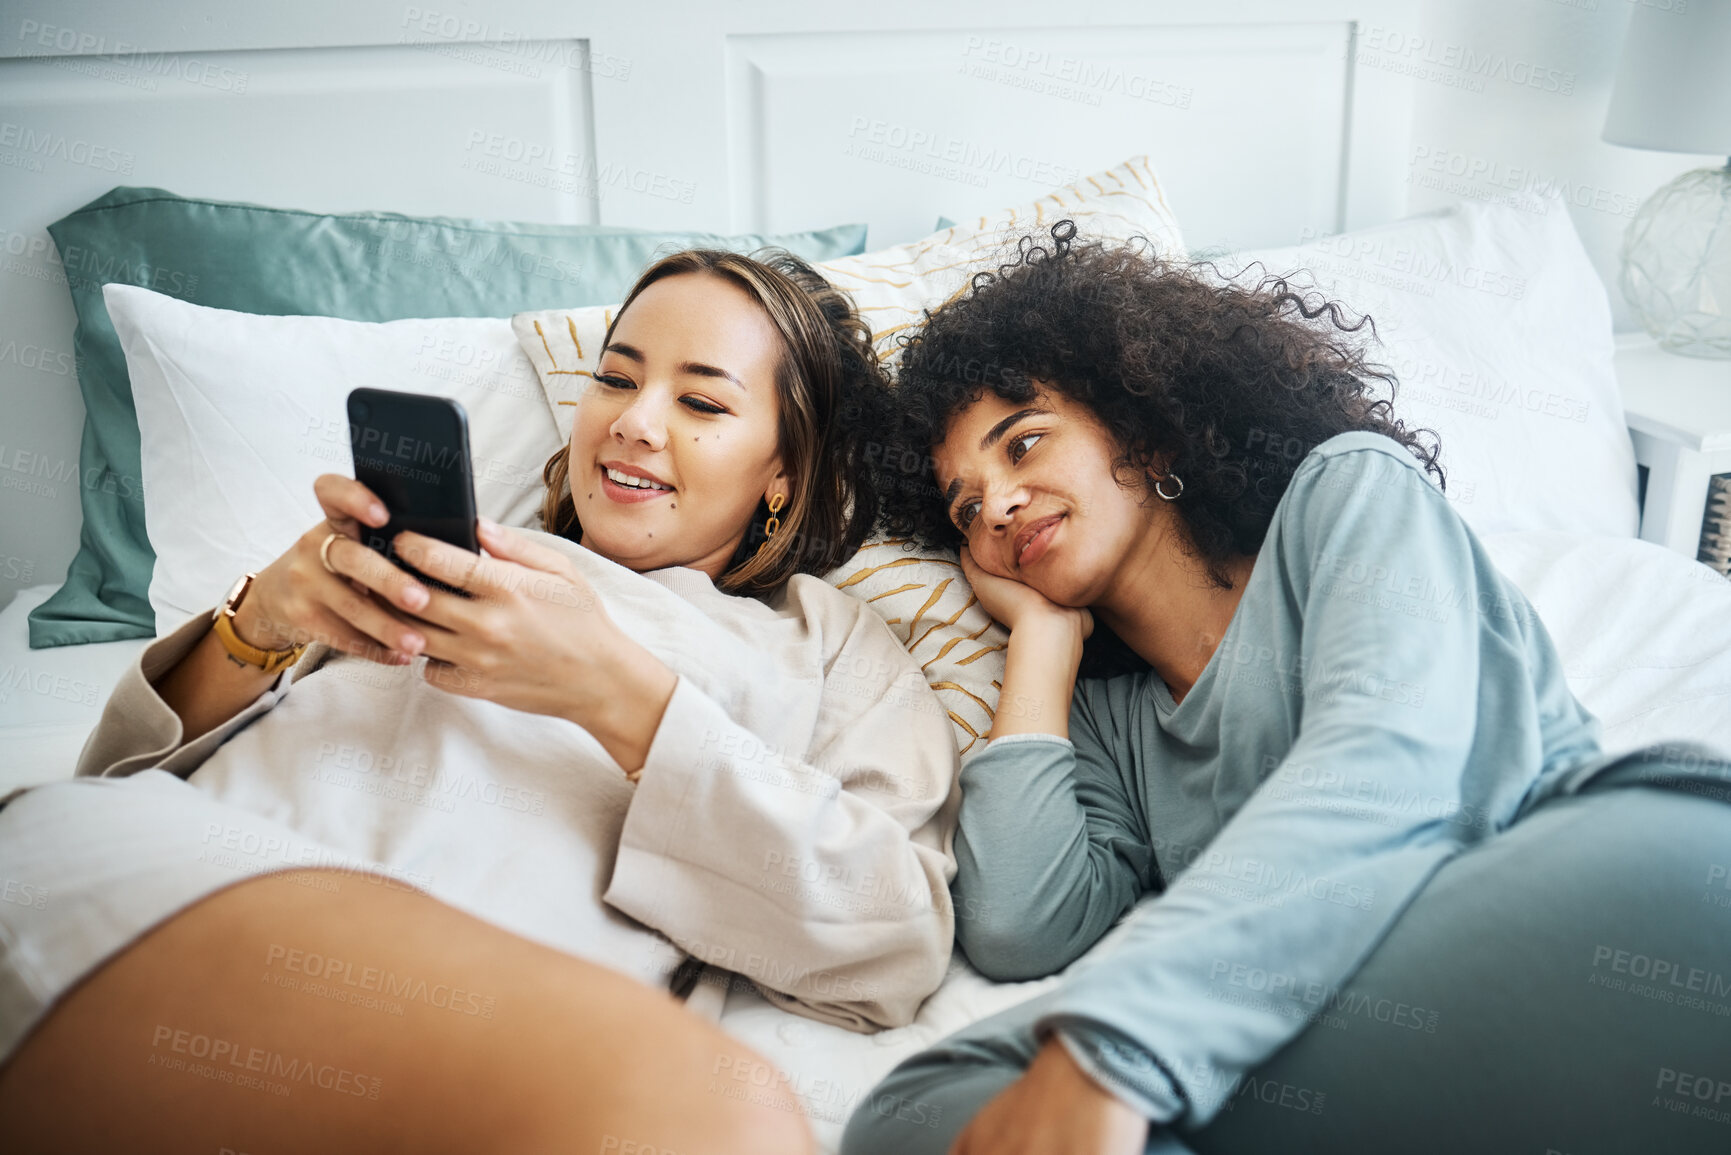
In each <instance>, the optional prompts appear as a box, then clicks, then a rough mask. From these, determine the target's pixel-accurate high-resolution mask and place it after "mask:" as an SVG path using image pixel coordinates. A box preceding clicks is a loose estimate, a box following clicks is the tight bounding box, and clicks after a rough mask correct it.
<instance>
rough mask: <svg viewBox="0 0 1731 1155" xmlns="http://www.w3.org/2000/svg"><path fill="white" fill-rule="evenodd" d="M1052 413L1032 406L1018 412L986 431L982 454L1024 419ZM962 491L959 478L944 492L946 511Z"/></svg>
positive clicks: (982, 442)
mask: <svg viewBox="0 0 1731 1155" xmlns="http://www.w3.org/2000/svg"><path fill="white" fill-rule="evenodd" d="M1050 412H1051V410H1050V409H1041V408H1039V407H1038V406H1030V407H1029V408H1027V409H1018V410H1016V411H1015V412H1014V413H1012V414H1010V415H1009V416H1008V417H1006V418H1004V419H1003V420H1002V421H1000V422H998V423H997V424H996V425H994V426H992V427H991V428H990V429H988V430H986V435H985V436H984V437H982V438H980V452H981V453H985V452H987V451H988V450H990V449H991V448H992V446H994V445H996V444H997V443H998V442H1000V441H1002V440H1003V438H1004V434H1006V433H1008V432H1009V431H1010V429H1011V427H1012V426H1014V425H1015V424H1016V422H1018V421H1020V420H1021V419H1022V418H1024V417H1037V416H1039V415H1040V414H1042V413H1050ZM961 491H962V479H961V478H959V477H958V478H956V479H955V480H954V481H952V482H950V484H949V487H948V488H946V489H945V490H944V508H945V509H946V510H947V509H949V508H950V507H951V506H953V505H955V504H956V495H957V494H958V493H960V492H961Z"/></svg>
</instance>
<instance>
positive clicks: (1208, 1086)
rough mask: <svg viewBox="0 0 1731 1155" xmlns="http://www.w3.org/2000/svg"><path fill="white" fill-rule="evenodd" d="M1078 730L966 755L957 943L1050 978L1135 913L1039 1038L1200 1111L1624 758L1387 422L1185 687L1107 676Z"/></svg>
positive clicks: (1298, 489) (1078, 700) (1308, 505)
mask: <svg viewBox="0 0 1731 1155" xmlns="http://www.w3.org/2000/svg"><path fill="white" fill-rule="evenodd" d="M1149 596H1151V597H1157V596H1158V591H1150V594H1149ZM1070 735H1071V736H1070V739H1069V740H1065V739H1063V738H1059V737H1057V736H1055V735H1032V734H1020V735H1013V736H1009V737H1006V738H1001V739H997V740H995V741H992V742H991V743H989V744H988V745H987V746H986V747H985V749H984V750H983V751H982V752H981V753H978V754H976V755H974V756H973V757H972V758H971V759H970V760H968V761H967V762H966V763H965V764H964V766H963V770H962V788H963V792H964V793H963V803H962V810H961V817H960V832H959V834H958V836H957V839H956V856H957V860H958V864H959V867H960V870H959V873H958V875H957V877H956V879H955V883H954V886H953V889H954V893H955V896H956V900H957V909H958V910H971V911H972V912H974V916H973V917H971V918H968V919H964V920H961V921H959V922H958V930H957V934H958V937H959V939H960V941H961V943H962V946H963V948H964V949H965V950H966V951H967V953H968V956H969V958H970V959H971V960H972V961H973V962H974V963H975V965H976V966H977V967H978V968H979V969H980V970H981V971H982V972H984V973H985V974H987V975H988V976H990V977H993V978H998V979H1019V978H1030V977H1034V976H1038V975H1045V974H1050V973H1053V972H1055V971H1057V970H1059V969H1061V968H1063V967H1064V966H1066V965H1067V964H1068V963H1070V962H1071V961H1072V960H1074V959H1076V958H1077V957H1078V956H1080V955H1081V954H1082V953H1083V952H1084V951H1085V950H1087V948H1088V947H1089V946H1091V945H1092V944H1094V943H1095V942H1096V941H1097V940H1098V939H1100V938H1101V936H1102V935H1104V934H1105V933H1106V931H1107V930H1108V928H1110V927H1112V925H1113V924H1114V923H1115V922H1116V921H1117V920H1118V918H1119V916H1120V915H1123V914H1124V912H1125V911H1126V910H1128V909H1129V908H1131V907H1132V906H1133V905H1134V906H1136V909H1135V910H1134V911H1133V912H1132V913H1131V915H1130V916H1129V918H1128V919H1126V923H1127V925H1125V926H1122V927H1120V928H1119V930H1118V931H1117V932H1116V935H1115V941H1114V942H1113V943H1111V944H1108V945H1106V946H1104V947H1102V948H1101V950H1100V951H1099V952H1096V954H1095V956H1093V957H1090V958H1089V959H1088V960H1087V961H1086V962H1084V963H1083V964H1082V965H1080V966H1078V967H1077V968H1075V969H1074V970H1072V971H1071V972H1070V973H1069V974H1068V975H1066V977H1065V980H1064V982H1063V984H1062V985H1061V986H1060V987H1059V988H1058V993H1057V995H1056V1001H1055V1003H1054V1004H1053V1006H1052V1008H1051V1010H1050V1012H1049V1013H1048V1014H1046V1015H1045V1016H1044V1017H1042V1018H1041V1019H1040V1021H1039V1023H1038V1024H1037V1026H1036V1033H1037V1034H1038V1035H1039V1036H1041V1037H1045V1036H1046V1035H1047V1034H1049V1033H1050V1032H1053V1031H1056V1032H1057V1033H1058V1036H1059V1038H1060V1039H1061V1040H1062V1041H1063V1043H1064V1045H1065V1046H1066V1047H1067V1048H1068V1050H1069V1051H1070V1053H1071V1054H1072V1055H1073V1056H1075V1057H1076V1059H1077V1060H1078V1062H1079V1063H1081V1065H1082V1066H1083V1067H1084V1068H1085V1069H1086V1070H1088V1071H1089V1072H1090V1073H1091V1074H1092V1075H1093V1076H1094V1077H1095V1078H1096V1079H1097V1080H1098V1081H1100V1082H1101V1083H1102V1084H1103V1085H1105V1086H1106V1087H1108V1088H1109V1089H1111V1090H1112V1091H1113V1092H1114V1093H1115V1094H1117V1095H1118V1096H1119V1097H1120V1098H1121V1099H1123V1100H1125V1101H1126V1102H1128V1103H1130V1104H1131V1105H1133V1106H1135V1107H1136V1108H1137V1109H1138V1110H1140V1111H1141V1112H1142V1113H1143V1114H1144V1115H1145V1116H1146V1117H1147V1118H1149V1119H1152V1120H1154V1121H1156V1122H1168V1123H1170V1122H1182V1123H1184V1124H1186V1125H1188V1126H1192V1127H1194V1126H1200V1125H1202V1124H1204V1123H1206V1122H1207V1121H1208V1120H1209V1119H1211V1118H1212V1117H1213V1116H1214V1115H1215V1114H1216V1113H1217V1112H1218V1111H1219V1110H1220V1109H1221V1107H1222V1106H1223V1105H1224V1104H1225V1102H1226V1101H1227V1099H1228V1098H1229V1097H1230V1095H1231V1094H1232V1092H1233V1090H1234V1087H1235V1086H1236V1085H1237V1083H1238V1081H1239V1080H1240V1079H1241V1078H1242V1077H1243V1076H1244V1075H1245V1074H1247V1073H1248V1072H1249V1071H1251V1070H1253V1069H1254V1068H1255V1067H1257V1066H1258V1065H1260V1064H1261V1063H1262V1062H1263V1061H1265V1060H1266V1059H1268V1058H1269V1057H1271V1056H1272V1055H1273V1054H1274V1052H1275V1051H1277V1050H1278V1049H1279V1048H1280V1047H1281V1046H1282V1045H1283V1044H1284V1043H1286V1042H1287V1041H1288V1040H1289V1039H1290V1038H1292V1036H1294V1035H1295V1034H1297V1033H1298V1032H1299V1031H1300V1030H1301V1029H1302V1028H1303V1027H1304V1026H1305V1024H1306V1022H1307V1020H1308V1019H1309V1018H1311V1017H1312V1016H1314V1015H1315V1014H1317V1013H1319V1012H1321V1011H1323V1010H1324V1009H1326V1007H1327V1006H1328V1005H1329V1004H1330V1001H1331V999H1334V998H1336V997H1337V996H1338V994H1339V992H1340V990H1341V988H1342V986H1343V985H1344V984H1345V983H1346V982H1347V981H1348V979H1350V977H1351V976H1352V974H1353V973H1354V972H1355V971H1356V970H1357V969H1358V967H1359V966H1360V964H1361V963H1362V962H1363V961H1364V959H1365V958H1366V957H1367V956H1368V955H1369V954H1370V952H1371V951H1372V949H1373V948H1374V947H1375V946H1376V945H1377V944H1378V943H1379V942H1380V941H1381V939H1382V938H1383V936H1384V934H1385V933H1386V932H1387V930H1388V929H1389V927H1390V925H1391V924H1392V923H1393V922H1394V920H1395V919H1396V917H1397V916H1398V915H1399V914H1400V912H1401V910H1402V908H1403V907H1404V906H1405V905H1406V904H1407V902H1408V901H1409V900H1410V899H1411V898H1412V897H1413V896H1414V895H1415V894H1416V893H1417V892H1418V891H1419V890H1420V889H1421V888H1422V887H1423V886H1424V884H1425V882H1426V881H1427V880H1428V879H1429V878H1430V876H1431V875H1432V873H1433V872H1435V871H1436V869H1437V868H1438V867H1439V866H1440V865H1442V864H1443V862H1445V861H1446V860H1447V859H1449V858H1450V857H1451V856H1453V855H1454V854H1456V853H1458V852H1459V851H1461V850H1462V849H1464V848H1465V847H1468V846H1470V845H1472V844H1473V843H1476V842H1478V841H1480V840H1482V839H1485V838H1487V837H1489V836H1491V835H1493V834H1494V833H1495V832H1496V831H1498V830H1501V829H1503V828H1505V827H1507V826H1508V825H1510V824H1511V823H1512V822H1513V821H1515V820H1516V818H1517V817H1519V816H1521V815H1524V814H1525V813H1526V812H1528V811H1529V810H1530V809H1531V808H1532V806H1534V805H1535V804H1536V803H1537V802H1538V801H1540V800H1541V799H1543V798H1544V797H1548V796H1550V795H1553V794H1557V793H1565V792H1571V791H1572V790H1574V789H1576V788H1578V787H1579V786H1580V785H1581V784H1583V783H1584V782H1585V781H1586V780H1587V779H1588V778H1591V777H1593V776H1594V775H1595V774H1597V773H1598V772H1599V771H1600V770H1603V769H1604V768H1605V767H1606V766H1608V765H1609V764H1610V763H1611V762H1612V761H1614V760H1613V759H1610V758H1607V757H1606V756H1604V755H1603V753H1602V751H1601V749H1600V746H1599V724H1598V721H1597V720H1596V719H1595V718H1594V717H1593V715H1592V714H1591V713H1589V712H1588V711H1587V710H1586V708H1585V707H1583V706H1582V705H1581V704H1580V703H1579V702H1578V701H1577V700H1576V699H1575V697H1574V695H1573V694H1572V693H1571V692H1570V690H1569V688H1568V685H1567V684H1566V682H1565V680H1564V676H1563V669H1562V665H1561V663H1560V661H1559V658H1558V655H1557V652H1556V649H1555V647H1554V645H1553V644H1552V641H1551V639H1550V636H1549V635H1548V634H1547V633H1546V631H1545V628H1544V626H1543V624H1542V623H1541V622H1540V621H1539V618H1538V617H1537V615H1536V614H1535V613H1534V611H1533V609H1532V607H1531V605H1530V603H1528V601H1527V600H1526V598H1525V597H1524V596H1523V595H1522V593H1521V592H1520V590H1519V589H1517V588H1516V587H1515V586H1514V585H1513V584H1512V583H1511V582H1509V581H1508V580H1507V579H1506V578H1504V577H1503V576H1502V575H1501V574H1500V573H1498V572H1497V570H1496V568H1495V567H1494V566H1493V564H1492V563H1491V560H1490V558H1489V557H1488V556H1487V554H1486V553H1485V551H1484V548H1483V546H1482V545H1481V544H1480V542H1479V541H1478V539H1477V537H1475V536H1474V535H1473V533H1472V532H1471V530H1470V529H1469V528H1468V527H1467V525H1466V524H1465V523H1464V522H1463V521H1462V520H1461V518H1460V516H1459V515H1458V514H1456V513H1455V511H1454V510H1453V509H1452V508H1451V507H1450V506H1449V504H1448V501H1447V500H1446V499H1445V498H1444V497H1443V495H1442V494H1441V493H1440V492H1439V491H1438V490H1437V489H1436V487H1435V486H1433V485H1432V484H1431V483H1430V481H1429V480H1427V478H1426V477H1425V474H1424V472H1423V469H1422V467H1421V466H1420V465H1419V463H1418V462H1417V460H1416V459H1415V458H1414V457H1413V456H1412V454H1411V453H1410V452H1409V451H1408V450H1407V449H1405V448H1404V447H1402V446H1401V445H1400V444H1399V443H1398V442H1396V441H1394V440H1392V439H1390V438H1387V437H1384V436H1382V435H1380V434H1375V433H1367V432H1353V433H1345V434H1341V435H1339V436H1336V437H1331V438H1329V439H1328V440H1327V441H1324V442H1323V443H1322V444H1320V445H1318V446H1317V447H1316V448H1314V449H1313V450H1311V452H1310V453H1309V454H1308V455H1307V456H1306V457H1305V458H1304V460H1303V461H1302V462H1301V463H1300V464H1299V466H1298V469H1297V471H1296V472H1295V474H1294V475H1293V477H1292V479H1291V482H1290V484H1289V486H1288V489H1287V491H1286V493H1285V494H1284V495H1283V496H1282V498H1281V501H1280V503H1279V505H1278V507H1277V508H1276V510H1275V512H1274V517H1273V522H1272V524H1271V526H1270V528H1269V531H1268V534H1267V536H1266V538H1265V540H1264V543H1263V545H1262V548H1261V549H1260V550H1259V551H1258V553H1257V556H1256V562H1255V567H1254V569H1253V570H1252V572H1251V575H1250V578H1249V581H1248V582H1247V583H1246V585H1245V587H1244V592H1243V595H1242V600H1241V601H1240V602H1239V605H1238V607H1237V609H1236V611H1235V612H1234V614H1233V617H1232V620H1231V623H1230V625H1229V626H1228V628H1227V630H1226V633H1225V635H1224V636H1223V637H1222V638H1221V640H1220V643H1219V645H1218V647H1217V648H1216V649H1215V652H1214V654H1213V657H1212V658H1211V659H1210V661H1209V662H1208V665H1207V666H1206V668H1205V669H1204V670H1203V671H1202V673H1201V675H1200V677H1198V678H1197V680H1196V683H1195V685H1194V686H1193V687H1192V688H1191V690H1190V691H1189V693H1188V694H1186V695H1185V697H1184V700H1183V701H1182V702H1181V703H1175V702H1174V700H1173V698H1172V694H1171V692H1170V691H1169V690H1168V688H1167V687H1166V684H1165V683H1164V682H1163V681H1162V680H1161V679H1160V677H1159V676H1158V675H1157V674H1154V673H1152V672H1146V673H1140V674H1131V675H1125V676H1122V677H1117V678H1108V679H1083V680H1082V681H1080V682H1079V684H1078V685H1077V688H1076V693H1075V696H1074V699H1073V701H1072V707H1071V714H1070ZM1138 900H1141V901H1140V903H1139V901H1138ZM1337 1005H1338V1004H1337ZM1401 1006H1402V1004H1399V1003H1398V1000H1395V1001H1391V1006H1390V1008H1388V1009H1389V1014H1390V1017H1391V1018H1393V1019H1396V1020H1398V1018H1399V1016H1400V1014H1401V1013H1402V1011H1401ZM1405 1013H1406V1014H1407V1016H1408V1017H1409V1018H1414V1019H1415V1020H1416V1021H1415V1022H1408V1023H1399V1022H1398V1021H1397V1024H1396V1025H1402V1026H1409V1027H1413V1028H1414V1029H1423V1028H1424V1026H1425V1023H1424V1021H1423V1011H1422V1008H1412V1007H1408V1008H1406V1009H1405Z"/></svg>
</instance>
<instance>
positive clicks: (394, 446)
mask: <svg viewBox="0 0 1731 1155" xmlns="http://www.w3.org/2000/svg"><path fill="white" fill-rule="evenodd" d="M348 411H349V447H350V450H351V452H352V453H353V455H354V463H355V480H356V481H359V482H360V483H361V484H362V485H365V486H366V487H367V488H368V489H370V490H371V491H372V492H373V493H374V495H375V496H377V497H378V499H379V500H380V501H382V502H384V505H385V509H386V510H387V511H389V513H390V520H389V521H387V522H386V523H385V524H384V525H382V526H368V525H363V526H362V529H361V544H362V545H365V546H367V547H368V548H369V549H374V550H377V551H378V552H379V553H381V554H383V555H384V556H385V557H387V558H389V559H390V560H391V561H392V562H393V563H395V564H396V566H397V567H398V568H399V569H402V570H403V571H405V572H406V573H409V574H412V575H414V577H415V579H416V580H417V581H422V582H425V583H426V584H427V585H429V586H431V587H432V588H434V589H439V590H444V591H446V592H447V593H454V594H457V595H459V596H462V597H468V596H469V595H468V594H466V593H464V592H463V591H462V590H459V589H456V588H455V587H453V586H450V585H447V584H446V583H444V582H442V581H439V580H438V579H436V578H431V577H428V576H427V575H426V574H424V573H422V572H420V571H419V570H417V569H416V568H415V567H414V566H412V565H410V564H409V563H408V562H407V561H405V560H403V558H402V557H400V556H399V555H398V553H397V550H396V546H395V544H394V541H395V538H396V535H397V534H398V533H400V532H402V531H403V530H413V531H414V532H415V533H421V534H425V535H426V536H428V537H433V538H438V539H439V540H440V541H444V542H449V543H450V544H452V545H454V546H457V547H459V548H461V549H466V550H468V551H470V552H471V553H476V554H478V553H480V552H481V545H480V542H479V540H478V539H477V538H476V535H475V482H474V473H473V470H472V468H471V466H470V458H469V420H468V415H467V414H465V413H464V412H463V407H462V406H461V405H459V404H458V403H457V402H455V401H452V400H451V399H449V398H447V397H433V396H430V395H428V394H423V393H403V392H397V391H394V390H388V389H356V390H353V391H352V392H350V394H349V399H348Z"/></svg>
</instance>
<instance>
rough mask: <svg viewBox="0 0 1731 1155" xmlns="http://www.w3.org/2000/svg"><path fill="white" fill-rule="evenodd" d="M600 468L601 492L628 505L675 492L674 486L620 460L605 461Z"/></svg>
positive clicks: (652, 499)
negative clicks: (623, 463) (619, 461)
mask: <svg viewBox="0 0 1731 1155" xmlns="http://www.w3.org/2000/svg"><path fill="white" fill-rule="evenodd" d="M599 468H600V470H601V492H602V493H605V494H606V495H607V496H608V498H610V499H611V500H613V501H617V502H620V503H622V504H627V505H628V504H631V503H634V502H642V501H654V500H655V499H656V498H658V497H668V496H671V495H672V494H673V493H674V488H673V486H671V485H668V484H667V483H666V482H664V481H662V480H661V479H660V478H658V477H656V476H655V475H654V474H651V473H648V472H647V471H645V470H642V469H637V468H633V467H631V466H627V465H622V464H620V463H618V462H603V463H602V464H601V465H600V466H599Z"/></svg>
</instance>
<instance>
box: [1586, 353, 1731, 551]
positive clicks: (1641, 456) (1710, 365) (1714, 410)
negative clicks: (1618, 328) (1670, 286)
mask: <svg viewBox="0 0 1731 1155" xmlns="http://www.w3.org/2000/svg"><path fill="white" fill-rule="evenodd" d="M1614 363H1615V365H1616V368H1617V385H1618V387H1619V388H1620V389H1621V391H1622V394H1623V410H1624V419H1625V421H1626V422H1627V424H1628V426H1629V438H1630V440H1631V441H1633V442H1634V444H1635V461H1636V462H1637V463H1638V464H1640V465H1644V466H1646V467H1647V485H1646V492H1645V497H1644V499H1643V501H1642V505H1641V537H1642V539H1643V540H1646V541H1651V542H1657V543H1658V544H1660V545H1662V546H1665V547H1666V548H1667V549H1674V550H1676V551H1677V552H1678V553H1681V554H1686V555H1688V556H1689V557H1691V558H1693V557H1695V556H1696V553H1697V550H1698V549H1699V548H1700V542H1701V525H1702V521H1703V519H1704V517H1705V514H1706V511H1707V494H1708V489H1709V486H1710V484H1711V482H1712V478H1713V477H1714V475H1715V474H1731V361H1708V360H1705V359H1702V358H1699V357H1682V356H1679V355H1677V354H1675V353H1667V352H1665V351H1664V350H1663V349H1661V348H1659V346H1658V345H1657V344H1656V343H1655V342H1654V341H1653V339H1652V338H1650V337H1648V336H1647V335H1646V334H1645V333H1640V334H1630V335H1620V336H1619V337H1618V338H1617V351H1616V354H1615V357H1614Z"/></svg>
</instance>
